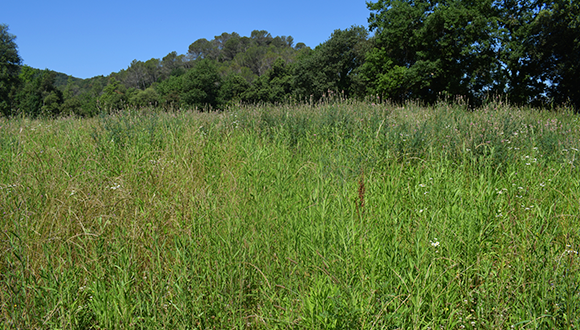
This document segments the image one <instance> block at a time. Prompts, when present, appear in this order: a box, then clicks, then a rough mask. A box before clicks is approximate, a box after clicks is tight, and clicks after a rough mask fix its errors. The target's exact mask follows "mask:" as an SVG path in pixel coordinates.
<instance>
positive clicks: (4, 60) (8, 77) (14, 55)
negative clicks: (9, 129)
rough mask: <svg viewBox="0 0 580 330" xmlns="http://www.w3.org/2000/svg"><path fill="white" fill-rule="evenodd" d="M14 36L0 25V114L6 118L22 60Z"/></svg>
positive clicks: (16, 85) (5, 26) (10, 109)
mask: <svg viewBox="0 0 580 330" xmlns="http://www.w3.org/2000/svg"><path fill="white" fill-rule="evenodd" d="M15 39H16V36H14V35H12V34H10V33H8V25H5V24H0V113H2V114H4V115H5V116H8V115H10V114H11V111H12V107H13V104H12V101H11V99H12V97H11V94H14V93H15V90H16V88H17V87H18V82H19V81H18V73H19V71H20V64H21V63H22V59H21V58H20V56H19V55H18V47H17V46H16V42H15V41H14V40H15Z"/></svg>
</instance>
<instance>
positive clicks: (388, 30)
mask: <svg viewBox="0 0 580 330" xmlns="http://www.w3.org/2000/svg"><path fill="white" fill-rule="evenodd" d="M368 7H369V9H370V10H371V16H370V18H369V28H370V29H371V31H374V32H375V36H374V37H373V38H372V43H373V46H372V49H371V50H370V51H369V52H368V53H367V57H366V63H365V64H364V65H363V68H362V71H363V72H364V75H365V78H366V81H367V83H368V93H370V94H376V95H379V96H382V97H384V98H390V99H395V100H406V99H419V100H422V101H425V102H434V101H436V100H438V99H440V98H441V97H449V96H458V95H460V96H463V97H466V98H467V99H468V100H469V102H470V103H471V104H472V105H475V106H477V105H479V104H482V103H483V102H485V100H486V98H488V97H490V96H502V97H506V98H507V99H508V100H510V102H512V103H514V104H520V105H533V106H551V105H554V104H562V103H569V104H571V105H574V106H575V107H576V108H577V107H578V106H579V105H580V98H579V97H578V95H579V90H580V87H579V86H580V85H579V84H578V76H579V74H580V72H579V70H578V63H579V62H578V59H579V58H578V56H579V55H578V54H579V52H578V50H579V47H580V29H579V17H580V16H579V15H578V14H579V3H578V1H571V0H558V1H542V0H499V1H494V0H483V1H470V0H452V1H428V0H408V1H399V0H395V1H388V0H381V1H377V2H374V3H373V2H370V3H368Z"/></svg>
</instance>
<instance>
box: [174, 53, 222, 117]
mask: <svg viewBox="0 0 580 330" xmlns="http://www.w3.org/2000/svg"><path fill="white" fill-rule="evenodd" d="M181 77H182V83H181V88H182V89H181V93H180V95H179V98H180V100H181V102H182V103H183V104H184V105H188V106H193V107H196V108H199V109H206V108H207V107H208V106H209V107H210V108H217V107H218V106H219V105H220V103H221V100H220V98H219V96H220V85H221V81H222V79H221V77H220V75H219V74H218V71H217V68H216V66H215V64H214V63H213V62H212V61H210V60H209V59H204V60H201V61H199V62H198V63H197V64H196V65H195V66H194V67H193V68H192V69H190V70H189V71H187V72H186V73H185V74H184V75H183V76H181Z"/></svg>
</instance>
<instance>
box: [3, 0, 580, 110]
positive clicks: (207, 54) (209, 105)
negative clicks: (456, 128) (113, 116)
mask: <svg viewBox="0 0 580 330" xmlns="http://www.w3.org/2000/svg"><path fill="white" fill-rule="evenodd" d="M367 6H368V9H369V10H370V15H369V20H368V22H369V25H368V27H363V26H352V27H351V28H349V29H346V30H335V31H334V33H332V35H330V37H329V38H328V40H326V41H325V42H324V43H322V44H320V45H318V46H316V47H315V48H314V49H311V48H309V47H307V46H306V45H305V44H304V43H300V42H299V43H296V44H295V42H294V39H293V38H292V37H290V36H275V37H274V36H272V35H271V34H270V33H268V32H267V31H264V30H255V31H252V33H251V35H250V36H240V35H239V34H238V33H236V32H232V33H222V34H221V35H219V36H215V37H214V39H212V40H207V39H199V40H196V41H194V42H193V43H192V44H191V45H189V48H188V50H187V53H185V54H178V53H177V52H175V51H173V52H170V53H169V54H167V55H166V56H165V57H163V58H162V59H158V58H152V59H150V60H148V61H145V62H142V61H137V60H134V61H133V62H131V63H130V64H129V66H128V67H127V69H124V70H121V71H119V72H116V73H112V74H110V75H109V76H106V77H105V76H97V77H93V78H90V79H79V78H74V77H71V76H67V75H66V74H63V73H57V72H54V71H50V70H39V69H35V68H31V67H29V66H26V65H22V59H21V58H20V56H19V54H18V51H17V45H16V42H15V39H16V36H14V35H12V34H10V33H9V32H8V26H7V25H0V113H2V114H3V115H4V116H8V117H10V116H15V115H26V116H31V117H36V116H61V115H65V116H66V115H73V114H74V115H79V116H93V115H95V114H98V113H101V112H108V111H111V110H115V109H122V108H125V107H146V106H156V107H162V108H166V109H193V108H196V109H199V110H207V109H222V108H224V107H226V106H227V105H228V104H232V103H261V102H263V103H284V102H316V101H318V100H320V99H321V98H322V97H324V96H325V95H338V96H340V97H345V98H357V99H362V98H366V97H374V98H380V99H382V100H385V99H388V100H391V101H395V102H399V101H405V100H418V101H421V102H425V103H433V102H436V101H438V100H441V99H449V100H452V99H455V98H458V97H461V98H462V99H463V100H466V101H467V102H468V103H469V104H470V105H472V106H478V105H481V104H483V103H485V102H486V100H489V99H490V98H492V97H502V98H505V99H506V100H507V101H509V102H510V103H512V104H517V105H531V106H535V107H553V106H554V105H558V104H568V105H571V106H574V107H575V108H576V109H577V108H578V106H579V105H580V70H579V66H580V1H577V0H557V1H536V0H498V1H492V0H484V1H470V0H455V1H427V0H417V1H414V0H399V1H396V0H378V1H377V2H369V3H368V4H367Z"/></svg>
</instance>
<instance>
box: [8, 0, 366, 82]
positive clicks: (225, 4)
mask: <svg viewBox="0 0 580 330" xmlns="http://www.w3.org/2000/svg"><path fill="white" fill-rule="evenodd" d="M369 15H370V11H369V10H368V9H367V6H366V1H365V0H334V1H330V0H294V1H262V0H259V1H240V0H237V1H231V0H222V1H207V0H205V1H171V0H167V1H148V0H143V1H134V0H130V1H125V0H116V1H112V0H100V1H94V0H81V1H79V0H75V1H70V0H50V1H49V0H13V1H4V3H3V4H2V5H1V9H0V23H3V24H8V26H9V32H10V33H11V34H14V35H16V44H17V45H18V50H19V54H20V57H22V59H23V61H24V64H26V65H29V66H31V67H34V68H39V69H50V70H54V71H58V72H63V73H66V74H69V75H72V76H75V77H78V78H90V77H93V76H97V75H105V76H106V75H108V74H110V73H111V72H117V71H119V70H121V69H126V68H127V67H128V66H129V64H130V63H131V61H132V60H133V59H137V60H141V61H146V60H148V59H150V58H162V57H164V56H165V55H167V54H168V53H170V52H172V51H176V52H177V53H178V54H185V53H187V49H188V47H189V45H190V44H191V43H193V42H194V41H195V40H197V39H200V38H206V39H208V40H211V39H213V37H214V36H216V35H220V34H222V32H228V33H231V32H237V33H239V34H240V35H242V36H249V35H250V33H251V31H252V30H267V31H268V32H270V33H271V34H272V36H278V35H280V36H281V35H285V36H292V37H293V38H294V42H295V43H298V42H303V43H305V44H306V45H307V46H310V47H312V48H314V47H315V46H317V45H319V44H320V43H322V42H324V41H325V40H327V39H328V38H329V37H330V34H331V33H332V32H333V31H334V30H336V29H346V28H349V27H350V26H352V25H362V26H364V27H368V23H367V19H368V17H369Z"/></svg>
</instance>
